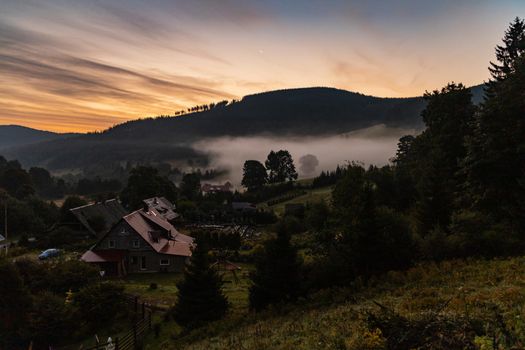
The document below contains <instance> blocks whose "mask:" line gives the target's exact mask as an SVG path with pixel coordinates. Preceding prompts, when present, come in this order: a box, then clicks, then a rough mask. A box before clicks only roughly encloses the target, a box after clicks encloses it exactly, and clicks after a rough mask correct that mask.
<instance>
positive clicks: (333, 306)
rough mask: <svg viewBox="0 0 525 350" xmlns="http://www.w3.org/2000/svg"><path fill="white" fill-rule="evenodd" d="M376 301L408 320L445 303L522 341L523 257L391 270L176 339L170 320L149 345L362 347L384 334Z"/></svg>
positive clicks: (197, 349)
mask: <svg viewBox="0 0 525 350" xmlns="http://www.w3.org/2000/svg"><path fill="white" fill-rule="evenodd" d="M232 292H233V291H230V292H229V293H232ZM245 292H246V289H244V288H240V290H238V291H236V292H235V293H234V294H238V297H239V299H238V300H242V298H241V294H242V293H245ZM244 300H245V299H244ZM374 302H379V303H381V304H382V305H385V306H387V307H389V308H391V309H393V310H395V311H396V312H397V313H399V314H401V315H403V316H405V317H408V318H413V317H417V316H418V315H421V313H422V312H425V311H429V310H436V309H439V308H441V307H442V306H443V305H446V307H444V308H443V310H442V311H441V312H442V314H444V315H446V316H450V317H453V318H454V317H465V315H467V316H468V317H472V318H476V319H478V318H479V319H486V320H490V319H493V320H494V319H497V318H498V317H501V319H502V321H503V322H504V323H505V324H506V325H508V327H509V329H512V330H513V332H514V333H515V334H516V337H517V339H518V341H521V342H522V343H521V345H520V346H523V345H524V344H525V321H524V320H525V258H524V257H520V258H512V259H503V260H478V261H474V260H469V261H459V260H457V261H449V262H443V263H440V264H434V263H428V264H422V265H418V266H416V267H414V268H411V269H410V270H408V271H405V272H391V273H388V274H386V275H385V276H382V277H381V278H377V279H375V280H372V281H370V283H369V285H368V286H362V287H354V288H353V289H332V290H327V291H324V292H319V293H317V294H315V295H312V296H310V297H309V298H308V299H306V300H302V301H301V302H299V303H297V304H296V305H293V306H289V307H287V308H286V310H285V311H279V312H277V311H275V310H273V311H267V312H264V313H261V314H253V313H249V312H248V311H244V312H242V311H241V310H242V309H241V310H239V311H237V312H233V313H231V314H230V315H228V316H227V317H226V318H225V319H224V320H222V321H218V322H216V323H213V324H211V325H209V326H208V327H205V328H203V329H200V330H197V331H194V332H192V333H190V334H189V335H186V336H184V337H179V338H176V337H174V334H175V333H176V331H175V329H176V326H175V325H174V324H173V323H163V325H162V327H163V329H162V335H161V338H160V339H153V338H151V337H150V339H149V343H148V344H149V345H148V347H147V349H177V350H179V349H194V350H213V349H245V350H256V349H349V350H362V349H364V347H363V342H365V343H366V342H368V343H370V344H371V345H370V344H369V345H370V346H369V347H367V348H369V349H371V348H373V344H374V342H377V341H378V338H380V336H378V335H377V334H376V333H375V330H370V329H367V326H366V323H365V322H364V320H363V316H364V314H365V312H367V311H372V312H374V311H378V309H379V308H378V306H377V305H376V304H375V303H374ZM494 310H499V311H498V313H497V314H495V313H494V312H495V311H494ZM518 348H522V347H516V349H518Z"/></svg>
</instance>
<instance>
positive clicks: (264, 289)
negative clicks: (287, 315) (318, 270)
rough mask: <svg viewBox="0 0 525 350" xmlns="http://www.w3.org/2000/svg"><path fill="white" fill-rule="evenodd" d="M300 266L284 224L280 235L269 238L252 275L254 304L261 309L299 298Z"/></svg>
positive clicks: (251, 299) (253, 307)
mask: <svg viewBox="0 0 525 350" xmlns="http://www.w3.org/2000/svg"><path fill="white" fill-rule="evenodd" d="M300 267H301V263H300V261H299V257H298V256H297V250H296V248H295V247H293V246H292V244H291V243H290V235H289V234H288V233H287V232H285V231H284V230H283V229H282V227H281V228H280V230H279V231H278V232H277V237H276V238H273V239H270V240H268V241H266V242H265V244H264V249H263V251H262V252H261V253H260V255H259V256H257V258H256V262H255V268H256V270H255V272H254V273H253V274H252V276H251V278H252V282H253V285H252V287H251V288H250V295H249V300H250V308H251V309H253V310H261V309H264V308H266V307H267V306H268V305H271V304H279V303H283V302H290V301H294V300H296V299H297V297H298V296H299V295H300V291H301V283H300Z"/></svg>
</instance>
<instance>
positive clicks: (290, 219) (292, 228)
mask: <svg viewBox="0 0 525 350" xmlns="http://www.w3.org/2000/svg"><path fill="white" fill-rule="evenodd" d="M276 231H283V232H287V233H288V234H291V235H294V234H298V233H302V232H304V231H306V226H305V225H304V223H303V220H302V219H300V218H298V217H297V216H295V215H286V216H284V217H283V218H282V219H281V220H280V221H279V222H278V223H277V229H276Z"/></svg>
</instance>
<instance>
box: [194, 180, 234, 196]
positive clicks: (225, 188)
mask: <svg viewBox="0 0 525 350" xmlns="http://www.w3.org/2000/svg"><path fill="white" fill-rule="evenodd" d="M232 189H233V185H232V184H231V183H230V182H229V181H226V182H225V183H224V184H223V185H212V184H203V185H202V186H201V191H202V193H203V194H204V195H208V194H215V193H231V192H232Z"/></svg>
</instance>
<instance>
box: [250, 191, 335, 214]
mask: <svg viewBox="0 0 525 350" xmlns="http://www.w3.org/2000/svg"><path fill="white" fill-rule="evenodd" d="M305 191H306V192H307V193H306V194H304V195H302V196H299V197H295V198H293V199H290V200H288V201H285V202H281V203H277V204H275V205H272V206H269V205H268V201H266V202H264V203H262V204H259V205H258V206H259V207H261V208H265V209H266V208H267V209H271V210H273V212H274V213H275V214H276V215H279V216H282V215H283V214H284V207H285V206H286V204H295V203H303V204H307V203H315V202H322V201H324V202H326V203H329V201H330V200H331V198H332V187H321V188H315V189H306V190H305ZM272 199H274V198H272Z"/></svg>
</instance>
